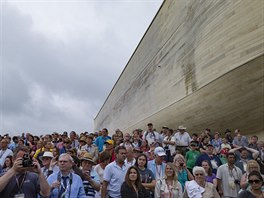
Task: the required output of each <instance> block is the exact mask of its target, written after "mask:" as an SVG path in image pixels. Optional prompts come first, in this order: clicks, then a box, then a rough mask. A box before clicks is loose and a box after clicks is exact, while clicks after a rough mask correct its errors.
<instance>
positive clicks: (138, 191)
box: [121, 166, 150, 198]
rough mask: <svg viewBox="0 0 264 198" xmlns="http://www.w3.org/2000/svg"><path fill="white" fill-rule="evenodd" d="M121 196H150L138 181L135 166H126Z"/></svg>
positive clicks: (146, 197)
mask: <svg viewBox="0 0 264 198" xmlns="http://www.w3.org/2000/svg"><path fill="white" fill-rule="evenodd" d="M121 197H122V198H150V195H149V193H148V192H147V191H146V189H145V187H144V186H143V185H142V183H141V181H140V174H139V172H138V169H137V167H136V166H131V167H130V168H128V170H127V173H126V176H125V181H124V183H123V184H122V186H121Z"/></svg>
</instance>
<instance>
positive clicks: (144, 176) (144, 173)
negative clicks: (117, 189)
mask: <svg viewBox="0 0 264 198" xmlns="http://www.w3.org/2000/svg"><path fill="white" fill-rule="evenodd" d="M138 170H139V174H140V179H141V182H142V183H151V182H152V180H155V177H154V174H153V173H152V171H151V170H149V169H148V168H145V169H144V170H142V169H140V168H139V169H138Z"/></svg>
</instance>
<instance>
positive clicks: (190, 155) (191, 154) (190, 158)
mask: <svg viewBox="0 0 264 198" xmlns="http://www.w3.org/2000/svg"><path fill="white" fill-rule="evenodd" d="M199 155H200V152H199V151H196V150H194V151H193V150H190V151H188V152H187V153H186V155H185V158H186V161H187V168H189V169H192V168H193V167H194V166H195V162H196V160H197V158H198V156H199Z"/></svg>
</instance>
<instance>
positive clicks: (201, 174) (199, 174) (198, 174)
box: [195, 173, 204, 176]
mask: <svg viewBox="0 0 264 198" xmlns="http://www.w3.org/2000/svg"><path fill="white" fill-rule="evenodd" d="M203 175H204V174H203V173H197V174H195V176H203Z"/></svg>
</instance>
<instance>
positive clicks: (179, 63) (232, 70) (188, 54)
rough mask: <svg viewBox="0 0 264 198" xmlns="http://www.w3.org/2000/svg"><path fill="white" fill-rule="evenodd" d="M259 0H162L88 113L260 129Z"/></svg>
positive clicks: (141, 121)
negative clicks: (98, 102) (100, 103)
mask: <svg viewBox="0 0 264 198" xmlns="http://www.w3.org/2000/svg"><path fill="white" fill-rule="evenodd" d="M263 10H264V1H262V0H241V1H238V0H234V1H230V0H216V1H212V0H166V1H165V2H164V3H163V5H162V7H161V9H160V10H159V12H158V13H157V15H156V17H155V19H154V20H153V22H152V24H151V25H150V27H149V29H148V30H147V32H146V34H145V35H144V37H143V38H142V40H141V42H140V43H139V45H138V47H137V49H136V51H135V52H134V54H133V55H132V57H131V59H130V60H129V62H128V64H127V65H126V67H125V69H124V70H123V72H122V74H121V76H120V77H119V79H118V81H117V82H116V84H115V86H114V87H113V89H112V91H111V93H110V94H109V96H108V98H107V99H106V101H105V103H104V104H103V106H102V108H101V110H100V111H99V113H98V115H97V116H96V118H95V120H94V124H95V126H94V127H95V130H98V129H101V128H102V127H107V128H109V129H110V130H114V129H116V128H120V129H122V130H125V131H128V132H131V131H132V130H133V129H134V128H143V129H145V128H146V123H148V122H152V123H154V125H155V128H157V129H160V127H161V126H162V125H168V126H169V127H172V128H177V126H178V125H179V124H184V125H186V126H187V127H188V129H189V131H190V132H199V131H200V130H202V129H204V128H207V127H210V128H212V129H216V130H220V131H222V130H224V129H226V128H230V129H235V128H241V130H242V131H244V132H245V133H257V134H261V132H264V124H263V122H264V121H263V120H264V115H263V114H264V113H263V111H264V108H263V103H264V102H263V101H264V99H263V97H264V88H263V76H264V75H263V74H264V70H263V67H264V66H263V59H264V58H263V54H264V53H263V52H264V26H263V23H264V22H263V18H264V16H263Z"/></svg>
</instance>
